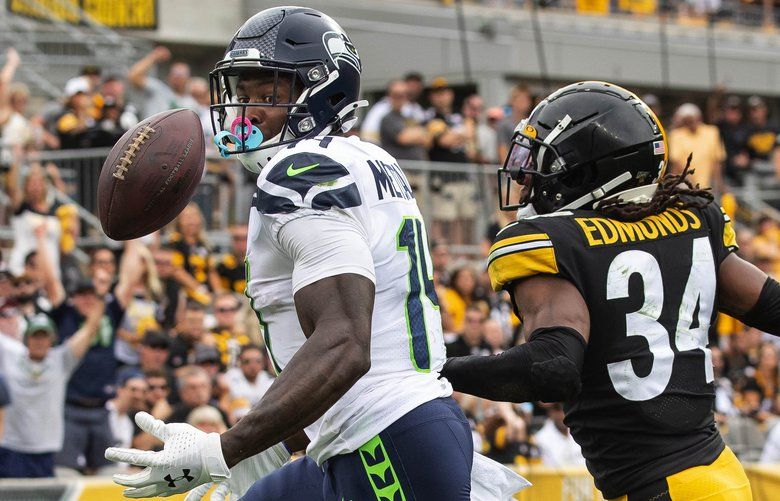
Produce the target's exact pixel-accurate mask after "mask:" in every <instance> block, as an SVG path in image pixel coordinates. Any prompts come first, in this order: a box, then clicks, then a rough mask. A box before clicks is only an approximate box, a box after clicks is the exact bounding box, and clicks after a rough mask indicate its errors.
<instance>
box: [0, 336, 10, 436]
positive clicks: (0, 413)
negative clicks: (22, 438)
mask: <svg viewBox="0 0 780 501" xmlns="http://www.w3.org/2000/svg"><path fill="white" fill-rule="evenodd" d="M2 336H3V333H2V331H1V330H0V337H2ZM10 403H11V392H10V390H9V389H8V384H7V383H6V382H5V378H4V377H3V376H2V374H0V443H2V441H3V431H4V430H5V409H6V407H8V404H10Z"/></svg>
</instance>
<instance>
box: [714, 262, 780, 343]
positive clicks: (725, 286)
mask: <svg viewBox="0 0 780 501" xmlns="http://www.w3.org/2000/svg"><path fill="white" fill-rule="evenodd" d="M718 304H719V308H720V310H722V311H724V312H726V313H728V314H729V315H731V316H733V317H736V318H738V319H739V320H741V321H742V322H744V323H746V324H747V325H749V326H751V327H756V328H758V329H761V330H762V331H764V332H768V333H770V334H774V335H775V336H780V284H778V283H777V281H776V280H774V279H773V278H772V277H770V276H768V275H767V274H766V273H764V272H763V271H761V270H759V269H758V268H756V267H755V266H753V265H752V264H750V263H748V262H747V261H745V260H744V259H742V258H740V257H739V256H737V255H736V254H729V255H728V256H727V257H726V258H725V259H724V260H723V262H722V263H721V264H720V268H719V269H718Z"/></svg>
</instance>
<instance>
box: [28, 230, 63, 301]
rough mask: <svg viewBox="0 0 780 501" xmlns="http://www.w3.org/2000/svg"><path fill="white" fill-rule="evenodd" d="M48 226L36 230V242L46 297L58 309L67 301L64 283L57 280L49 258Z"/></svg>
mask: <svg viewBox="0 0 780 501" xmlns="http://www.w3.org/2000/svg"><path fill="white" fill-rule="evenodd" d="M47 225H48V223H42V224H40V225H38V226H37V227H36V228H35V230H34V231H35V241H36V250H37V252H38V262H39V263H40V268H41V276H42V277H43V289H44V290H45V291H46V297H48V299H49V301H50V302H51V304H52V305H54V306H55V307H56V306H59V305H60V304H62V302H63V301H65V289H64V287H63V286H62V281H61V280H60V279H59V278H57V272H56V271H55V270H54V263H53V262H52V261H53V260H52V258H51V256H49V248H48V245H47V242H46V226H47Z"/></svg>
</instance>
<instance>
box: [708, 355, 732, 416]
mask: <svg viewBox="0 0 780 501" xmlns="http://www.w3.org/2000/svg"><path fill="white" fill-rule="evenodd" d="M710 352H711V353H712V367H713V374H714V377H715V381H714V384H715V412H716V413H717V414H721V415H723V416H731V415H733V414H735V413H736V412H737V410H736V408H735V407H734V400H733V399H734V388H733V385H732V384H731V380H730V379H729V378H727V377H726V376H725V374H724V366H725V364H724V359H723V352H722V351H721V350H720V348H718V347H717V346H711V347H710Z"/></svg>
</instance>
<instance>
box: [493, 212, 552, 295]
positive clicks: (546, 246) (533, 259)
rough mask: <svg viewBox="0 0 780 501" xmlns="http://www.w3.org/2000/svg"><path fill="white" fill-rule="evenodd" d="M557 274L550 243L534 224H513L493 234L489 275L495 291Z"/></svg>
mask: <svg viewBox="0 0 780 501" xmlns="http://www.w3.org/2000/svg"><path fill="white" fill-rule="evenodd" d="M558 273H559V270H558V261H557V259H556V255H555V247H554V245H553V241H552V239H551V238H550V236H549V235H548V233H546V232H545V231H543V230H541V229H539V228H538V227H537V226H536V225H534V224H532V223H530V222H528V221H525V220H520V221H515V222H514V223H510V224H509V225H507V226H505V227H504V229H502V230H501V231H499V232H498V234H497V235H496V237H495V239H494V243H493V246H492V247H491V248H490V253H489V254H488V274H489V275H490V284H491V285H492V287H493V289H494V290H496V291H499V290H502V289H504V288H505V287H506V286H508V285H509V284H510V283H512V282H514V281H517V280H522V279H524V278H528V277H532V276H534V275H558Z"/></svg>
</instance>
